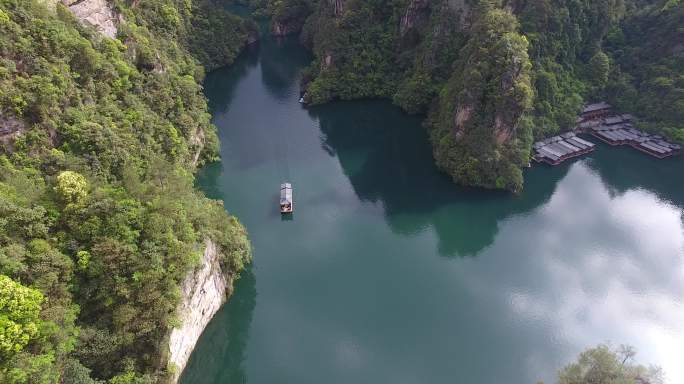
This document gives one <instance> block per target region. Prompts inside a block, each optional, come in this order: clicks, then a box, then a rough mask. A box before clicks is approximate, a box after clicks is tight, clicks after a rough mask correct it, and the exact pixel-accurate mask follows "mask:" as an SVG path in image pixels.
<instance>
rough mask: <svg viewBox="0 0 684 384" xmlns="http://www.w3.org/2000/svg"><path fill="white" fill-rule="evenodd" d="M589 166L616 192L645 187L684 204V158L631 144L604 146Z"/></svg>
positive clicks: (682, 205) (598, 150)
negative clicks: (651, 153)
mask: <svg viewBox="0 0 684 384" xmlns="http://www.w3.org/2000/svg"><path fill="white" fill-rule="evenodd" d="M593 157H594V158H595V159H596V161H592V162H589V163H588V165H589V167H590V168H591V169H593V170H594V171H595V172H596V173H598V174H599V176H600V177H601V179H602V180H603V182H604V183H605V184H606V186H607V188H608V189H609V190H611V192H613V193H624V192H626V191H627V190H629V189H634V188H644V189H647V190H649V191H652V192H653V193H655V194H656V195H657V196H658V197H660V198H661V199H663V200H667V201H669V202H670V203H672V204H674V205H677V206H679V207H684V182H682V176H681V172H682V171H681V170H682V169H683V168H684V158H682V156H677V157H674V158H669V159H656V158H654V157H651V156H648V155H646V154H643V153H641V152H639V151H637V150H635V149H632V148H627V147H617V148H613V147H610V146H608V145H601V146H600V147H599V148H598V149H597V150H596V152H595V153H594V155H593Z"/></svg>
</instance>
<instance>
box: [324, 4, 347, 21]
mask: <svg viewBox="0 0 684 384" xmlns="http://www.w3.org/2000/svg"><path fill="white" fill-rule="evenodd" d="M345 3H346V0H328V4H330V6H331V7H332V10H333V15H335V16H336V17H337V16H340V15H342V13H343V12H344V5H345Z"/></svg>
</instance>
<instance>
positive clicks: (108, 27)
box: [62, 0, 117, 39]
mask: <svg viewBox="0 0 684 384" xmlns="http://www.w3.org/2000/svg"><path fill="white" fill-rule="evenodd" d="M62 3H63V4H64V5H66V6H67V7H69V10H71V12H72V13H73V14H74V16H76V18H77V19H78V20H79V21H81V22H82V23H84V24H86V25H90V26H92V27H93V28H95V29H96V30H97V31H98V32H100V33H101V34H103V35H104V36H107V37H109V38H112V39H113V38H115V37H116V33H117V26H116V25H117V17H116V14H115V13H114V11H113V10H112V7H111V5H110V4H109V3H108V2H107V1H106V0H62Z"/></svg>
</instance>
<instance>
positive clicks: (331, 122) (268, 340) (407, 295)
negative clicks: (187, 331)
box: [183, 43, 684, 384]
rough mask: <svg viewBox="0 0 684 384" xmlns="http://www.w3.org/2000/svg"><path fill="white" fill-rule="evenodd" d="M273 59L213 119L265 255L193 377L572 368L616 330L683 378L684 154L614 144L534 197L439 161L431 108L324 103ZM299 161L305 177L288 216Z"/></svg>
mask: <svg viewBox="0 0 684 384" xmlns="http://www.w3.org/2000/svg"><path fill="white" fill-rule="evenodd" d="M274 44H275V43H274ZM262 49H264V50H265V49H269V50H270V49H274V50H278V49H280V48H279V46H277V45H268V44H263V45H262ZM293 49H294V48H293ZM281 54H282V55H284V56H287V55H289V54H292V52H289V51H287V52H286V51H282V52H281ZM259 55H261V56H260V57H261V59H259V61H258V63H260V64H259V65H262V66H263V65H264V63H263V61H264V60H266V59H265V57H268V60H269V61H276V63H268V64H267V65H266V67H265V68H264V67H261V68H256V67H254V66H253V65H252V66H251V67H249V68H250V70H249V71H248V73H247V74H245V75H244V77H243V78H242V79H241V81H240V82H232V83H226V84H225V86H229V87H233V88H236V90H234V89H232V88H230V89H224V90H223V91H224V92H231V93H232V92H235V93H236V95H239V97H235V98H234V99H233V98H232V97H231V98H229V99H227V100H228V102H230V103H231V105H230V109H224V110H225V113H223V112H221V113H215V115H214V117H215V121H216V124H217V125H218V126H219V127H220V134H221V135H222V137H221V139H222V156H223V163H222V164H214V165H211V166H209V167H206V168H205V169H204V170H203V171H202V173H201V175H200V177H199V178H198V180H199V183H200V184H201V185H202V187H203V189H204V190H205V191H207V193H208V194H209V195H210V196H211V197H215V198H222V199H224V201H225V202H226V206H227V207H228V208H230V210H231V211H235V212H236V213H237V214H238V215H239V216H240V219H241V220H242V221H243V222H244V223H246V224H247V227H248V229H249V230H250V235H251V238H252V240H253V242H254V248H255V252H256V255H255V257H256V260H257V263H258V265H259V269H255V270H250V271H249V272H247V274H246V275H245V277H244V278H243V280H242V281H240V282H239V283H238V286H237V292H236V295H235V296H233V298H232V299H231V302H230V303H229V304H228V305H227V306H226V307H225V308H224V309H223V310H222V311H221V312H220V313H219V315H218V316H217V318H216V319H215V320H214V321H213V322H212V324H211V325H210V327H209V328H208V329H207V331H206V332H205V336H203V337H202V339H201V341H200V343H199V344H198V348H197V351H196V352H195V353H194V354H193V357H192V360H191V363H190V366H189V367H188V368H187V370H186V374H185V377H184V381H183V382H184V383H193V384H194V383H223V382H247V381H249V382H251V383H274V382H296V383H319V382H326V383H349V382H404V383H424V382H429V383H446V382H454V381H459V382H470V383H498V382H507V383H515V384H518V383H534V382H536V381H537V380H544V381H545V382H554V376H555V372H556V370H557V369H558V368H559V367H561V366H562V365H564V364H566V363H567V362H568V361H570V360H571V359H573V358H574V357H575V355H576V354H577V353H578V352H580V351H581V350H583V349H585V348H587V347H588V346H591V345H595V344H597V343H599V342H605V341H613V342H615V343H630V344H634V345H635V346H636V347H637V348H638V349H639V350H640V355H639V356H640V358H641V359H642V360H645V361H647V362H654V363H659V364H661V365H662V366H663V367H664V368H665V370H666V372H667V374H668V375H669V378H670V383H672V384H675V383H680V382H684V374H683V373H682V371H681V370H682V368H680V364H679V361H677V360H676V359H678V357H679V356H680V355H681V353H679V352H680V351H681V349H682V345H684V330H683V329H682V325H681V324H684V309H683V308H684V307H683V305H682V298H683V297H684V287H683V284H684V283H683V282H684V234H683V233H684V226H683V224H682V218H681V216H682V196H684V194H683V193H682V188H683V187H682V186H680V185H677V182H676V181H679V182H681V180H680V179H679V178H677V177H676V176H677V175H678V173H677V172H678V170H679V173H681V169H682V165H681V164H679V165H672V168H670V169H669V170H667V169H668V167H669V166H670V164H671V163H668V162H667V161H664V162H658V163H657V164H652V163H650V160H649V159H648V158H646V159H644V158H643V157H642V156H641V155H640V154H638V153H635V155H636V156H638V157H630V156H631V155H630V153H631V152H633V151H630V150H629V149H626V148H620V149H616V150H615V151H617V152H615V151H613V150H612V149H610V148H607V149H605V150H604V148H600V149H599V151H597V152H595V153H594V154H592V155H591V156H590V157H587V158H585V159H583V160H581V161H576V162H572V163H568V164H563V165H561V166H558V167H545V166H539V167H534V168H533V169H531V170H529V171H527V172H526V188H525V191H524V192H523V193H522V194H521V195H520V196H513V195H509V194H503V193H490V192H485V191H481V190H477V191H473V190H469V189H464V188H459V187H457V186H455V185H453V184H452V183H451V182H450V180H448V178H447V177H446V176H444V175H443V174H442V173H440V172H439V171H437V170H436V169H435V168H434V165H433V160H432V156H431V153H430V147H429V146H428V144H427V141H426V133H425V131H424V129H422V128H421V127H420V123H419V118H413V117H406V116H405V115H403V114H402V113H401V112H400V111H399V110H398V109H396V108H393V107H391V106H390V105H389V103H387V102H381V101H364V102H355V103H352V102H349V103H346V102H345V103H335V104H331V105H326V106H321V107H316V108H311V109H310V110H309V111H308V113H307V112H305V111H303V110H302V109H301V107H300V106H299V104H298V103H297V99H296V98H297V95H296V92H297V81H296V71H295V70H293V69H292V68H285V69H283V68H280V66H281V65H289V66H292V67H295V68H299V67H301V65H300V64H298V63H297V61H296V60H290V61H288V59H287V58H286V57H279V56H275V55H266V52H265V51H263V50H262V51H260V53H259ZM247 59H249V58H247ZM225 75H226V76H232V74H230V73H227V74H225ZM283 76H284V77H285V78H283ZM287 76H291V78H289V79H288V78H287ZM216 81H221V80H220V79H216ZM270 82H274V84H272V85H271V86H267V85H265V83H270ZM286 84H289V86H288V87H289V88H288V89H285V88H284V87H285V85H286ZM208 88H209V85H208ZM217 92H218V89H217ZM212 97H214V96H212ZM219 97H222V96H220V95H219ZM283 97H286V98H285V99H283ZM265 111H267V113H266V112H265ZM274 136H276V137H292V138H293V140H292V142H294V143H296V145H295V144H293V145H292V146H291V147H289V149H288V147H287V146H283V145H281V144H282V143H279V142H277V141H276V140H274V139H273V137H274ZM668 161H669V160H668ZM676 161H680V160H676ZM283 164H290V165H289V166H290V167H291V168H292V176H293V181H294V182H295V185H297V186H302V188H299V187H298V189H297V192H296V201H297V203H298V204H299V205H298V206H299V207H300V208H298V211H297V214H298V217H297V220H294V221H291V222H287V223H284V222H282V221H281V220H280V219H279V218H278V217H277V216H278V215H279V213H278V212H277V204H276V201H275V195H274V193H275V191H276V189H277V186H278V183H279V182H280V181H281V180H280V178H281V177H282V175H283V173H284V172H283V171H282V170H281V169H280V168H282V167H284V165H283ZM670 180H674V182H672V181H670ZM668 200H670V201H668ZM271 202H272V204H271ZM440 255H441V256H449V257H452V256H464V255H473V256H477V257H471V258H459V259H451V258H447V257H439V256H440ZM253 273H256V275H257V276H258V278H259V287H258V288H259V295H258V300H257V292H256V288H255V275H254V274H253ZM252 317H253V318H252ZM247 376H248V377H247Z"/></svg>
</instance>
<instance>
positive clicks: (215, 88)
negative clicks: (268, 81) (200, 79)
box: [204, 43, 260, 114]
mask: <svg viewBox="0 0 684 384" xmlns="http://www.w3.org/2000/svg"><path fill="white" fill-rule="evenodd" d="M259 51H260V46H259V43H256V44H251V45H249V46H247V47H246V48H245V50H244V52H242V53H241V54H240V56H239V57H238V58H237V59H236V60H235V62H234V63H233V64H232V65H231V66H229V67H223V68H219V69H217V70H215V71H213V72H211V73H209V74H208V75H207V77H206V79H205V81H204V94H205V95H206V96H207V99H208V104H209V110H210V111H211V112H212V113H213V114H217V113H225V112H226V110H227V109H228V107H229V106H230V105H231V103H232V101H233V97H234V96H235V91H236V89H237V83H238V82H239V81H240V80H241V79H242V78H243V77H244V76H245V74H246V73H247V72H248V71H249V70H250V69H251V68H254V67H255V66H256V65H257V63H258V61H259Z"/></svg>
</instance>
